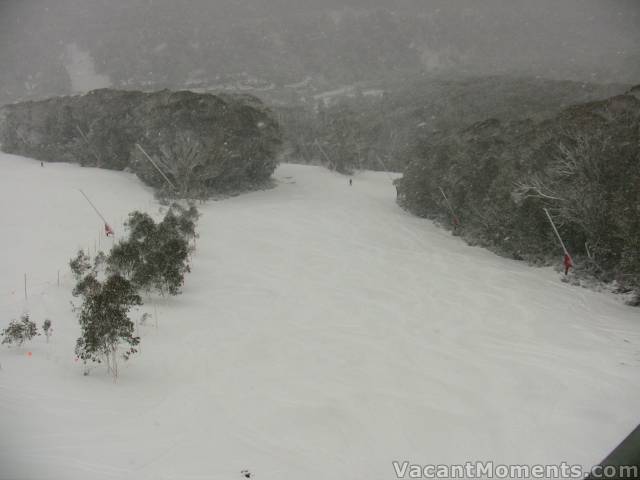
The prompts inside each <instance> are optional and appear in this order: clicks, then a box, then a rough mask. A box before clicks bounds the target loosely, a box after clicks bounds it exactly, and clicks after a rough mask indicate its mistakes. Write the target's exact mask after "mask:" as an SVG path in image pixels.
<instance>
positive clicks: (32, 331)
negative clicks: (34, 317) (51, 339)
mask: <svg viewBox="0 0 640 480" xmlns="http://www.w3.org/2000/svg"><path fill="white" fill-rule="evenodd" d="M37 335H40V334H39V333H38V327H36V324H35V323H34V322H32V321H31V320H30V319H29V314H28V313H25V314H24V315H22V317H20V321H17V320H13V321H11V323H9V326H8V327H7V328H5V329H4V330H3V331H2V336H3V337H4V338H3V339H2V344H8V345H12V344H14V343H16V344H18V346H19V347H21V346H22V344H23V343H24V342H26V341H29V340H31V339H32V338H33V337H35V336H37Z"/></svg>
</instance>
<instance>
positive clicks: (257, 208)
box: [0, 155, 640, 480]
mask: <svg viewBox="0 0 640 480" xmlns="http://www.w3.org/2000/svg"><path fill="white" fill-rule="evenodd" d="M0 172H1V173H0V225H2V237H1V238H0V246H1V250H2V255H1V256H0V327H4V326H5V325H6V324H7V323H8V321H9V320H10V319H11V318H16V317H17V316H18V315H19V314H20V313H21V312H22V310H23V309H24V308H26V307H28V308H29V310H30V311H31V313H32V316H33V318H34V319H35V320H36V321H37V323H38V324H41V323H42V321H43V320H44V318H45V317H47V316H48V317H49V318H51V319H52V320H53V327H54V330H55V331H54V335H53V337H52V339H51V342H50V343H49V344H47V343H45V339H44V337H38V338H37V339H36V340H35V341H34V342H32V343H31V344H30V345H28V346H25V347H23V348H22V349H17V348H12V349H7V348H6V347H4V346H3V347H2V348H1V349H0V363H1V365H2V370H0V478H3V479H65V480H73V479H79V480H80V479H82V480H85V479H136V480H138V479H143V480H144V479H148V480H151V479H154V480H155V479H176V480H178V479H186V480H190V479H191V480H196V479H198V480H204V479H234V478H241V477H240V471H241V470H242V469H245V468H246V469H249V470H250V471H252V472H253V473H254V476H255V478H256V479H274V480H276V479H277V480H282V479H292V478H295V479H302V478H304V479H306V480H309V479H318V480H320V479H322V480H325V479H337V478H348V479H367V480H371V479H379V478H388V479H392V478H395V474H394V470H393V467H392V461H394V460H399V461H402V460H405V459H406V460H409V461H412V462H415V463H449V462H453V463H464V462H465V461H467V460H494V461H496V462H500V463H535V464H545V463H559V462H561V461H567V462H570V463H581V464H585V465H591V464H593V463H596V462H597V461H599V460H600V459H601V458H602V457H604V456H605V454H607V453H608V452H609V450H610V449H611V448H613V447H614V446H615V445H616V444H617V442H618V441H620V440H621V439H622V437H624V436H625V435H626V434H627V433H628V432H629V431H631V430H632V429H633V428H634V427H635V425H636V424H637V423H638V421H640V402H638V398H640V383H639V382H638V381H637V380H638V378H639V374H640V318H639V315H638V310H637V309H635V310H634V309H632V308H630V307H626V306H624V305H622V304H621V303H620V302H619V300H618V299H615V298H613V297H611V296H609V295H605V294H600V293H595V292H591V291H587V290H582V289H579V288H574V287H570V286H567V285H565V284H563V283H561V282H560V281H559V276H558V274H556V273H555V272H553V271H552V270H551V269H534V268H529V267H527V266H526V265H524V264H522V263H518V262H514V261H510V260H507V259H503V258H499V257H496V256H494V255H493V254H491V253H489V252H487V251H485V250H482V249H478V248H472V247H469V246H467V245H465V244H464V243H463V242H462V241H460V240H459V239H457V238H454V237H452V236H451V235H450V234H449V233H448V232H445V231H442V230H439V229H437V228H436V227H434V226H433V225H431V224H430V223H429V222H427V221H424V220H421V219H418V218H414V217H412V216H410V215H408V214H406V213H404V212H403V211H402V210H401V209H400V208H399V207H397V206H396V205H395V189H394V187H393V186H392V185H391V182H390V178H389V177H388V176H387V175H386V174H383V173H363V174H360V175H358V176H356V177H355V179H354V184H353V187H349V186H348V183H347V180H346V178H345V177H342V176H339V175H337V174H333V173H331V172H328V171H326V170H323V169H320V168H315V167H305V166H295V165H282V166H281V167H280V168H279V169H278V171H277V174H276V178H277V180H278V186H277V188H275V189H273V190H269V191H263V192H256V193H252V194H248V195H243V196H239V197H236V198H232V199H229V200H225V201H220V202H211V203H209V204H207V205H204V206H202V208H201V210H202V213H203V217H202V218H201V220H200V226H199V230H200V235H201V237H200V239H199V241H198V252H197V254H196V257H195V259H194V262H193V266H194V271H193V273H192V274H191V275H190V276H189V277H188V279H187V283H186V287H185V290H184V294H183V295H182V296H180V297H177V298H175V299H170V300H167V301H159V302H158V315H157V318H155V319H154V320H157V321H158V328H157V329H156V327H155V325H154V321H152V322H150V324H149V325H147V326H144V327H140V334H141V336H142V352H141V354H139V355H138V356H136V357H134V359H133V360H132V361H130V362H129V363H128V364H126V365H125V366H124V368H122V371H121V377H120V379H119V381H118V383H117V384H114V383H113V382H112V381H111V380H110V378H109V377H108V376H107V375H106V372H105V370H104V369H103V368H102V367H96V368H94V369H93V371H92V372H91V374H90V375H89V376H86V377H85V376H83V375H82V368H81V365H79V364H78V363H76V362H75V361H74V354H73V349H74V344H75V339H76V338H77V336H78V332H79V328H78V326H77V321H76V319H75V317H74V315H73V314H72V312H71V311H70V305H69V300H70V299H71V296H70V293H69V292H70V290H71V287H72V280H71V278H70V276H69V275H68V272H67V269H65V265H66V262H67V261H68V259H69V258H70V257H71V256H72V255H73V254H74V253H75V251H76V249H77V248H78V247H85V248H87V247H88V248H90V249H91V250H93V249H94V243H95V244H96V246H97V243H98V237H99V233H100V229H101V223H100V221H99V219H97V217H96V215H95V213H94V212H93V211H92V210H91V209H90V207H89V206H88V205H87V204H86V203H85V202H84V200H83V199H82V197H81V195H80V194H79V193H78V191H77V190H76V189H77V188H83V189H84V190H85V191H86V192H87V194H88V195H89V196H90V197H92V199H93V200H94V202H95V203H96V204H97V205H98V206H99V207H100V208H102V210H103V211H104V213H105V216H107V219H108V220H109V221H111V222H113V224H114V227H115V229H116V232H117V233H121V232H122V228H121V225H119V224H120V222H121V221H122V219H123V218H124V217H125V216H126V213H127V212H128V211H130V210H132V209H136V208H137V209H145V210H147V211H149V212H151V213H154V214H155V213H157V212H158V206H157V204H156V203H155V202H154V201H153V196H152V194H151V192H150V191H148V190H147V189H145V187H144V186H143V185H142V184H140V182H138V181H137V180H136V179H135V178H134V177H132V176H131V175H128V174H125V173H116V172H108V171H103V170H95V169H83V168H80V167H77V166H71V165H64V164H47V165H45V166H44V168H42V167H40V164H39V162H34V161H32V160H27V159H21V158H18V157H14V156H9V155H0ZM109 242H110V241H109ZM100 243H101V246H102V247H103V248H104V247H105V244H107V245H108V242H105V239H104V238H102V239H101V240H100ZM58 269H61V275H62V279H61V283H62V285H61V286H60V287H58V286H57V271H58ZM24 273H27V289H28V300H27V302H26V303H25V301H24V277H23V275H24ZM144 309H145V310H146V311H149V312H150V313H152V314H153V313H155V312H154V307H153V306H152V304H151V303H149V304H147V305H146V306H145V307H144ZM140 313H141V312H137V313H136V314H135V315H136V317H137V316H138V315H140ZM28 352H31V353H32V354H31V355H28Z"/></svg>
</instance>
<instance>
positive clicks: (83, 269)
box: [69, 249, 91, 280]
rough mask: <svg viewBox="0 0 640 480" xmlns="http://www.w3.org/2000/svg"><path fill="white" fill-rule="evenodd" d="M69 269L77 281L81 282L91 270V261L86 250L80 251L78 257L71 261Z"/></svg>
mask: <svg viewBox="0 0 640 480" xmlns="http://www.w3.org/2000/svg"><path fill="white" fill-rule="evenodd" d="M69 267H70V268H71V271H72V272H73V275H74V276H75V278H76V280H80V279H81V278H82V277H83V276H84V274H85V273H87V272H88V271H89V269H90V268H91V259H90V258H89V255H87V254H86V253H84V250H82V249H80V250H78V253H77V254H76V256H75V257H74V258H72V259H71V260H69Z"/></svg>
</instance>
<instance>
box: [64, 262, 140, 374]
mask: <svg viewBox="0 0 640 480" xmlns="http://www.w3.org/2000/svg"><path fill="white" fill-rule="evenodd" d="M84 280H85V282H84V283H85V284H86V285H91V288H84V289H78V290H77V294H78V295H81V296H82V299H83V301H82V305H81V306H79V307H78V308H76V312H77V314H78V320H79V322H80V328H81V329H82V335H81V336H80V337H79V338H78V340H77V342H76V349H75V352H76V355H77V356H78V358H80V359H82V360H83V361H84V362H85V363H86V362H87V361H89V360H90V361H92V362H97V363H101V362H102V361H106V362H107V365H108V366H109V369H110V371H111V373H112V375H113V376H114V378H117V376H118V362H117V358H118V353H119V350H120V347H121V346H123V345H124V347H125V348H124V350H122V351H121V352H120V353H121V354H122V357H123V358H124V359H125V360H128V359H129V357H130V356H131V355H132V354H134V353H136V352H137V348H136V347H137V346H138V344H139V343H140V337H137V336H135V335H134V324H133V322H132V321H131V320H130V319H129V317H128V313H129V310H130V309H131V308H132V307H133V306H136V305H142V300H141V298H140V296H139V295H138V293H137V291H136V288H135V286H134V285H133V284H132V283H131V282H129V281H128V280H127V279H125V278H123V277H122V276H120V275H117V274H114V275H110V276H109V277H108V278H107V279H106V280H105V281H104V282H100V281H99V280H98V279H97V278H96V276H95V274H94V273H89V274H88V275H87V277H86V278H85V279H84Z"/></svg>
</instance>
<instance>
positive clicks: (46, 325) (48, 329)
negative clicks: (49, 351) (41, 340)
mask: <svg viewBox="0 0 640 480" xmlns="http://www.w3.org/2000/svg"><path fill="white" fill-rule="evenodd" d="M42 330H43V331H44V335H45V337H47V343H49V338H50V337H51V334H52V333H53V330H52V329H51V320H49V319H48V318H46V319H45V320H44V323H43V324H42Z"/></svg>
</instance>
